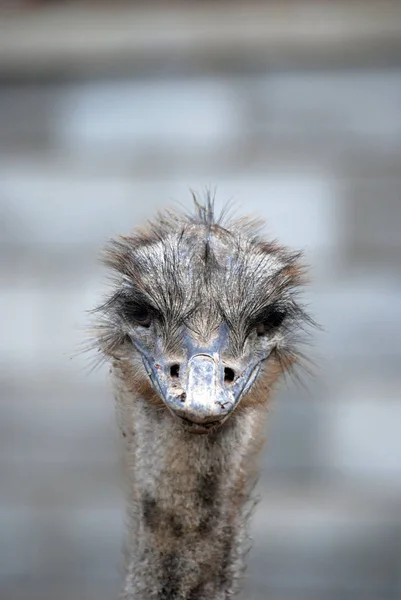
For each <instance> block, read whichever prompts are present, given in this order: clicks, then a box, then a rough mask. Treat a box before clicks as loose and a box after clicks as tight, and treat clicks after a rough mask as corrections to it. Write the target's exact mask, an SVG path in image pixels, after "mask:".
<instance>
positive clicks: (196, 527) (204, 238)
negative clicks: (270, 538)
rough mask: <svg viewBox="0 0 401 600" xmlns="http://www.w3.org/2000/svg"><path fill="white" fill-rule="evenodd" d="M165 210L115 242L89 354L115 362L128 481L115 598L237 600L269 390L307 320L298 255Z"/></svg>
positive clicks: (211, 218)
mask: <svg viewBox="0 0 401 600" xmlns="http://www.w3.org/2000/svg"><path fill="white" fill-rule="evenodd" d="M194 201H195V210H194V214H186V213H184V212H168V211H166V212H164V213H161V214H159V215H158V217H157V218H156V219H155V220H154V221H153V222H150V223H149V224H148V225H147V226H146V227H145V228H143V229H137V230H135V231H134V232H133V233H132V234H130V235H127V236H122V237H119V238H118V239H116V240H114V241H112V242H110V244H109V245H108V247H107V248H106V250H105V254H104V262H105V264H106V265H107V266H108V267H109V268H111V269H112V272H113V274H114V278H113V290H112V293H111V294H110V296H109V297H108V299H107V300H106V301H105V302H104V303H103V304H102V306H101V307H100V308H98V309H96V310H97V311H98V312H99V313H100V315H99V319H98V322H97V328H96V344H97V345H98V348H99V349H100V351H101V353H102V356H103V357H104V358H105V359H107V360H108V361H109V362H110V373H111V377H112V381H113V387H114V390H115V397H116V405H117V422H118V427H119V431H120V433H121V442H122V447H123V456H124V465H125V470H126V474H127V497H128V511H127V513H128V514H127V535H126V540H125V580H124V585H123V589H122V592H121V596H120V598H121V599H122V600H150V599H157V600H223V599H224V600H227V599H229V598H232V597H233V596H234V594H235V593H236V592H237V590H238V587H239V581H240V578H241V576H242V573H243V562H244V561H243V556H244V552H245V550H246V548H247V545H248V534H247V522H248V516H249V512H250V507H252V502H251V492H252V488H253V485H254V482H255V477H256V475H257V469H256V467H255V459H256V457H257V454H258V452H259V450H260V447H261V445H262V443H263V429H264V427H263V426H264V421H265V417H266V412H267V405H268V402H269V397H270V395H271V392H272V389H273V386H274V384H275V383H276V381H277V380H278V379H279V377H280V375H281V374H283V373H285V372H286V371H288V370H289V369H291V368H292V367H293V366H294V365H295V364H296V363H298V362H299V359H300V356H301V355H300V353H299V351H298V350H297V349H296V342H297V341H298V337H299V335H298V334H299V331H300V330H302V329H303V326H304V325H305V324H307V323H308V322H311V319H310V318H309V317H308V315H307V314H306V313H305V312H304V310H303V309H302V307H301V306H300V305H299V303H298V301H297V291H298V289H299V287H300V286H301V285H303V283H304V269H303V267H302V266H301V265H300V263H299V259H300V253H294V252H290V251H289V250H287V249H285V248H284V247H281V246H280V245H278V244H277V243H276V242H265V241H263V240H262V239H261V238H260V237H259V235H260V234H259V229H260V225H261V223H260V222H259V221H253V220H248V219H238V220H230V219H228V218H227V216H226V215H224V214H222V215H221V216H220V217H216V216H215V215H214V206H213V201H212V200H211V199H210V198H207V199H206V200H205V202H204V203H200V202H199V201H198V200H197V199H196V197H194Z"/></svg>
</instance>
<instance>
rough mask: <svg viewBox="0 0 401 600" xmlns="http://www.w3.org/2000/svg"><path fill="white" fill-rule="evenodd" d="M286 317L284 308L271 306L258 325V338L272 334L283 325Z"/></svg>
mask: <svg viewBox="0 0 401 600" xmlns="http://www.w3.org/2000/svg"><path fill="white" fill-rule="evenodd" d="M286 316H287V313H286V311H285V309H284V308H283V307H282V306H276V305H272V306H269V307H268V308H267V310H266V311H265V312H264V314H263V315H261V318H260V320H259V321H258V323H257V325H256V333H257V334H258V336H263V335H266V334H268V333H271V332H272V331H274V330H275V329H278V328H279V327H280V325H282V323H283V321H284V319H285V318H286Z"/></svg>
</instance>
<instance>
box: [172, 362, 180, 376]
mask: <svg viewBox="0 0 401 600" xmlns="http://www.w3.org/2000/svg"><path fill="white" fill-rule="evenodd" d="M179 376H180V365H177V364H174V365H171V367H170V377H171V378H172V379H178V378H179Z"/></svg>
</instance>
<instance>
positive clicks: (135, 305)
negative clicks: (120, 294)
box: [122, 300, 152, 327]
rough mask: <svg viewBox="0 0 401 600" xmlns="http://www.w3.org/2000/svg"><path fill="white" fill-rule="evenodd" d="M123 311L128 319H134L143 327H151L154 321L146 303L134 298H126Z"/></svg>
mask: <svg viewBox="0 0 401 600" xmlns="http://www.w3.org/2000/svg"><path fill="white" fill-rule="evenodd" d="M122 312H123V315H124V317H125V318H126V319H127V320H129V321H134V322H135V323H136V324H138V325H140V326H141V327H150V324H151V322H152V312H151V310H150V309H149V308H148V307H147V306H145V305H144V304H141V303H139V302H135V301H133V300H125V301H124V304H123V311H122Z"/></svg>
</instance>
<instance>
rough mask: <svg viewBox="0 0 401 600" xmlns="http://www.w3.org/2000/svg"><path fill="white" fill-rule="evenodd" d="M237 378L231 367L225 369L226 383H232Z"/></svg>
mask: <svg viewBox="0 0 401 600" xmlns="http://www.w3.org/2000/svg"><path fill="white" fill-rule="evenodd" d="M234 378H235V373H234V371H233V370H232V369H230V368H229V367H226V368H225V369H224V383H232V382H233V381H234Z"/></svg>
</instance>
